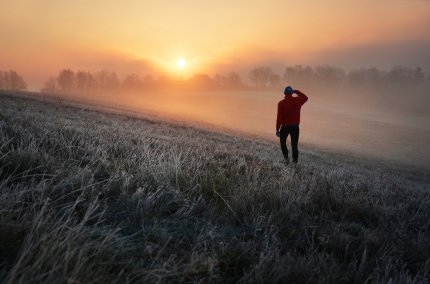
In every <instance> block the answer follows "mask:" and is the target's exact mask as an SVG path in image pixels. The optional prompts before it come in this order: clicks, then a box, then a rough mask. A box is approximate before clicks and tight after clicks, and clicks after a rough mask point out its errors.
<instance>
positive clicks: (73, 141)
mask: <svg viewBox="0 0 430 284" xmlns="http://www.w3.org/2000/svg"><path fill="white" fill-rule="evenodd" d="M0 109H1V112H0V204H1V205H0V280H2V281H3V282H5V283H39V282H47V283H66V282H67V283H107V282H109V283H134V282H143V283H165V282H173V283H176V282H181V283H183V282H199V283H232V282H240V283H261V282H264V283H285V282H296V283H302V282H309V283H321V282H335V283H352V282H353V283H364V282H367V283H371V282H390V281H391V282H392V283H423V282H428V281H429V277H430V276H429V273H430V259H429V256H430V228H429V224H430V218H429V217H430V191H429V183H428V173H426V172H424V175H421V176H420V175H419V174H420V173H419V172H416V173H415V174H416V175H417V177H420V179H418V178H416V179H415V178H414V177H413V175H412V174H411V173H406V172H403V171H400V170H396V171H393V170H390V169H389V168H388V167H384V166H382V165H380V164H377V163H375V164H372V163H368V162H361V161H359V160H358V161H347V160H344V159H339V158H330V155H329V154H319V153H318V152H316V151H308V152H304V153H303V154H302V156H301V165H300V167H299V168H297V169H294V168H293V167H291V166H290V167H286V166H284V165H283V164H282V163H280V154H281V153H280V150H279V149H278V145H274V144H271V143H268V142H264V141H258V140H253V139H249V138H241V137H235V136H232V135H227V134H221V133H214V132H209V131H203V130H199V129H195V128H191V127H185V126H181V125H175V124H169V123H162V122H158V121H151V120H145V119H137V118H131V117H126V116H121V115H115V114H108V113H103V112H97V111H92V110H87V109H82V108H77V107H71V106H67V105H61V104H54V103H42V102H40V101H36V100H31V99H23V98H17V97H13V96H7V95H0Z"/></svg>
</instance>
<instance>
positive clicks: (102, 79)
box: [95, 69, 120, 90]
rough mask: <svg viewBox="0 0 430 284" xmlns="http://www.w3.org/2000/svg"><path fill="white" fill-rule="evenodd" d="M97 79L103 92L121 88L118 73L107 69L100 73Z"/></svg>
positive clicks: (96, 76)
mask: <svg viewBox="0 0 430 284" xmlns="http://www.w3.org/2000/svg"><path fill="white" fill-rule="evenodd" d="M95 78H96V81H97V85H98V87H99V89H101V90H114V89H117V88H118V87H119V86H120V81H119V79H118V76H117V75H116V73H115V72H111V71H108V70H106V69H105V70H102V71H100V72H98V73H97V74H96V75H95Z"/></svg>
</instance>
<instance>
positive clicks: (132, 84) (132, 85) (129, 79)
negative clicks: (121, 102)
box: [122, 74, 143, 90]
mask: <svg viewBox="0 0 430 284" xmlns="http://www.w3.org/2000/svg"><path fill="white" fill-rule="evenodd" d="M122 85H123V86H124V87H125V88H127V89H134V90H136V89H140V88H142V86H143V82H142V80H141V79H140V77H139V75H137V74H129V75H127V76H126V77H125V78H124V81H123V82H122Z"/></svg>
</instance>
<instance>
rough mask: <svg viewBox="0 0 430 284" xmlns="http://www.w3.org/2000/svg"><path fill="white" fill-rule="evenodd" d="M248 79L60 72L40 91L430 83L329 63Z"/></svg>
mask: <svg viewBox="0 0 430 284" xmlns="http://www.w3.org/2000/svg"><path fill="white" fill-rule="evenodd" d="M247 75H248V76H247V77H246V78H243V77H242V76H241V75H239V74H238V73H237V72H234V71H232V72H230V73H227V74H218V73H217V74H215V75H214V76H209V75H207V74H196V75H194V76H193V77H191V78H189V79H172V78H169V77H167V76H159V77H154V76H152V75H149V74H147V75H143V76H141V75H137V74H129V75H127V76H125V77H124V78H123V79H120V78H119V77H118V75H117V74H116V73H115V72H114V71H109V70H101V71H99V72H94V73H92V72H88V71H81V70H79V71H74V70H71V69H63V70H61V71H60V72H59V73H58V75H57V76H54V77H51V78H49V79H48V80H47V81H46V82H45V83H44V85H43V87H42V89H41V91H43V92H49V93H84V92H106V91H118V90H127V91H144V90H169V89H175V90H255V89H261V90H266V89H279V88H282V86H284V85H287V84H288V85H293V86H294V85H296V86H297V85H312V86H324V87H345V86H347V87H354V88H359V87H360V86H362V87H379V88H381V87H400V86H401V87H402V89H403V88H411V87H418V88H420V87H424V86H427V85H429V84H430V76H428V75H426V74H425V73H424V72H423V70H422V69H421V68H420V67H416V68H415V69H411V68H409V67H404V66H396V67H393V68H391V69H390V70H380V69H377V68H360V69H354V70H351V71H349V72H346V71H345V70H343V69H341V68H338V67H333V66H330V65H320V66H315V67H311V66H303V65H295V66H288V67H286V68H285V70H284V72H283V73H282V74H277V73H275V72H274V71H273V69H272V68H271V67H267V66H261V67H256V68H254V69H252V70H251V71H249V73H248V74H247ZM26 86H27V84H26V83H25V81H24V79H23V77H22V76H20V75H19V74H18V73H17V72H15V71H13V70H11V71H0V89H1V90H25V89H26Z"/></svg>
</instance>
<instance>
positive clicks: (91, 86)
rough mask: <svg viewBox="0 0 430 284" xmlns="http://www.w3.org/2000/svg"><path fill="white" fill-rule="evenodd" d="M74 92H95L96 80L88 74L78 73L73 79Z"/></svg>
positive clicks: (84, 72)
mask: <svg viewBox="0 0 430 284" xmlns="http://www.w3.org/2000/svg"><path fill="white" fill-rule="evenodd" d="M75 83H76V90H77V91H79V92H87V91H92V90H95V88H96V85H97V83H96V80H95V79H94V76H93V75H92V74H91V73H90V72H86V71H78V73H76V78H75Z"/></svg>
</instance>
